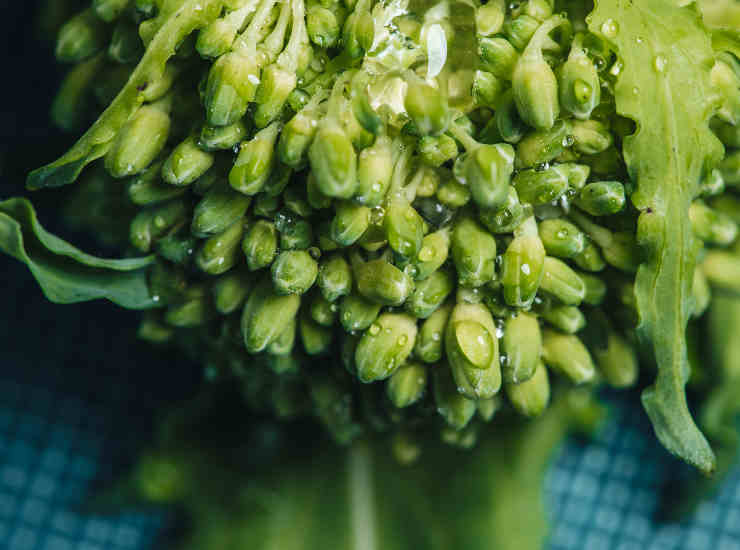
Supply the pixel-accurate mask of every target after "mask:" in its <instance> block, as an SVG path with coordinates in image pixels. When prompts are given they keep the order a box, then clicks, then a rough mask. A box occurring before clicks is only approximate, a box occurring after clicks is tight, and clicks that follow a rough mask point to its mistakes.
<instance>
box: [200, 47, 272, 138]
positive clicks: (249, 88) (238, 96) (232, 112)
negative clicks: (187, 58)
mask: <svg viewBox="0 0 740 550" xmlns="http://www.w3.org/2000/svg"><path fill="white" fill-rule="evenodd" d="M255 57H256V56H255ZM255 57H251V58H250V57H247V56H246V55H242V54H240V53H238V52H229V53H226V54H224V55H222V56H221V57H219V58H218V59H217V60H216V62H215V63H214V64H213V65H211V69H210V71H209V73H208V80H207V82H206V91H205V97H204V100H203V102H204V104H205V107H206V119H207V120H208V124H210V125H212V126H228V125H230V124H234V123H235V122H236V121H237V120H239V119H240V118H242V117H243V116H244V115H245V114H246V112H247V106H248V105H249V103H250V102H251V101H252V100H253V99H254V96H255V93H256V91H257V85H258V84H259V66H258V65H257V61H256V59H255Z"/></svg>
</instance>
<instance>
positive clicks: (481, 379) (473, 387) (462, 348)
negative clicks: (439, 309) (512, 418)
mask: <svg viewBox="0 0 740 550" xmlns="http://www.w3.org/2000/svg"><path fill="white" fill-rule="evenodd" d="M445 354H446V356H447V359H448V361H449V362H450V367H451V370H452V376H453V378H454V379H455V383H456V384H457V388H458V391H459V392H461V393H462V394H463V395H464V396H465V397H468V398H470V399H489V398H491V397H493V396H494V395H495V394H496V393H497V392H498V390H499V389H500V388H501V365H500V363H499V353H498V339H497V338H496V326H495V325H494V323H493V317H492V316H491V313H490V312H489V311H488V309H487V308H486V307H485V306H483V305H481V304H458V305H456V306H455V308H454V309H453V310H452V314H451V315H450V318H449V320H448V322H447V330H446V331H445Z"/></svg>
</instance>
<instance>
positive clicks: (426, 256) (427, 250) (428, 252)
mask: <svg viewBox="0 0 740 550" xmlns="http://www.w3.org/2000/svg"><path fill="white" fill-rule="evenodd" d="M433 257H434V250H432V247H431V246H423V247H422V248H421V250H419V259H420V260H421V261H422V262H428V261H429V260H431V259H432V258H433Z"/></svg>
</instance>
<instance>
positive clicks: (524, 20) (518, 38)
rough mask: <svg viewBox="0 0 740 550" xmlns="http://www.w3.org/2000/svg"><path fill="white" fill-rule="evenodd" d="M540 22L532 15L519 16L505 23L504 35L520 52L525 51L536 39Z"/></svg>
mask: <svg viewBox="0 0 740 550" xmlns="http://www.w3.org/2000/svg"><path fill="white" fill-rule="evenodd" d="M539 26H540V22H539V21H537V19H535V18H534V17H532V16H530V15H526V14H524V15H519V16H517V17H514V18H512V19H509V20H507V21H505V22H504V27H503V30H504V34H505V35H506V37H507V38H508V39H509V42H511V44H512V45H513V46H514V47H515V48H516V49H517V50H519V51H522V50H524V48H525V47H526V46H527V44H528V43H529V42H530V40H532V39H533V38H534V34H535V32H536V31H537V29H538V28H539Z"/></svg>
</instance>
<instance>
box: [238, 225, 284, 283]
mask: <svg viewBox="0 0 740 550" xmlns="http://www.w3.org/2000/svg"><path fill="white" fill-rule="evenodd" d="M277 248H278V233H277V229H276V228H275V224H273V223H270V222H268V221H266V220H259V221H257V222H255V223H254V224H252V225H251V226H250V227H249V229H248V230H247V234H246V235H245V237H244V241H243V242H242V250H243V251H244V255H245V256H246V258H247V265H248V266H249V269H250V270H251V271H255V270H257V269H262V268H263V267H267V266H268V265H270V264H271V263H272V261H273V259H274V258H275V255H276V254H277Z"/></svg>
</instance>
